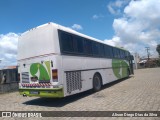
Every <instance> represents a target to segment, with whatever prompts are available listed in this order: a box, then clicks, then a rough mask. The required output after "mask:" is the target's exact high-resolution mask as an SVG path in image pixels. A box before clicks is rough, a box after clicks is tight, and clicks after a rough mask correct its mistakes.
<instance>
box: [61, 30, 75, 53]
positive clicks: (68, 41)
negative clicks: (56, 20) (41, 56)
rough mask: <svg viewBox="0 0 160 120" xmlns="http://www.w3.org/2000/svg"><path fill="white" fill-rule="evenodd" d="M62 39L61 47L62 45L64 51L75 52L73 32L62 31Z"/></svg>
mask: <svg viewBox="0 0 160 120" xmlns="http://www.w3.org/2000/svg"><path fill="white" fill-rule="evenodd" d="M60 41H61V47H62V49H61V50H62V52H64V53H65V52H67V53H68V52H69V53H73V52H74V48H73V37H72V35H71V34H68V33H65V32H62V31H61V32H60Z"/></svg>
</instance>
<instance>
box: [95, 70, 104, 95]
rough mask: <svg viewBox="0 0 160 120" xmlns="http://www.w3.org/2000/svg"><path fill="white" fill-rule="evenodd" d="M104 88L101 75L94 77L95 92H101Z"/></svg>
mask: <svg viewBox="0 0 160 120" xmlns="http://www.w3.org/2000/svg"><path fill="white" fill-rule="evenodd" d="M101 87H102V79H101V76H100V74H98V73H96V74H94V76H93V91H94V92H97V91H99V90H101Z"/></svg>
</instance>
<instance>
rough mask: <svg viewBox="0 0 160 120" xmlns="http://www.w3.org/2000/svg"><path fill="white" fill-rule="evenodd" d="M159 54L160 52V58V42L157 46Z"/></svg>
mask: <svg viewBox="0 0 160 120" xmlns="http://www.w3.org/2000/svg"><path fill="white" fill-rule="evenodd" d="M156 50H157V52H158V54H159V58H160V44H158V45H157V48H156Z"/></svg>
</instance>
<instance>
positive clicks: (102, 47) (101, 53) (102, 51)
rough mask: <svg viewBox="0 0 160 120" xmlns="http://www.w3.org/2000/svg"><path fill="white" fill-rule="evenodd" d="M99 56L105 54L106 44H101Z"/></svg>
mask: <svg viewBox="0 0 160 120" xmlns="http://www.w3.org/2000/svg"><path fill="white" fill-rule="evenodd" d="M99 56H104V45H103V44H99Z"/></svg>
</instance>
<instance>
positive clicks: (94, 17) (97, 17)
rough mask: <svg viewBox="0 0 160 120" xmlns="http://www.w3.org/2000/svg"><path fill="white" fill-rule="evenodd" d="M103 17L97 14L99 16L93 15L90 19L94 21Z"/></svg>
mask: <svg viewBox="0 0 160 120" xmlns="http://www.w3.org/2000/svg"><path fill="white" fill-rule="evenodd" d="M103 17H104V16H103V15H101V14H99V15H97V14H95V15H93V16H92V19H94V20H96V19H99V18H103Z"/></svg>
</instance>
